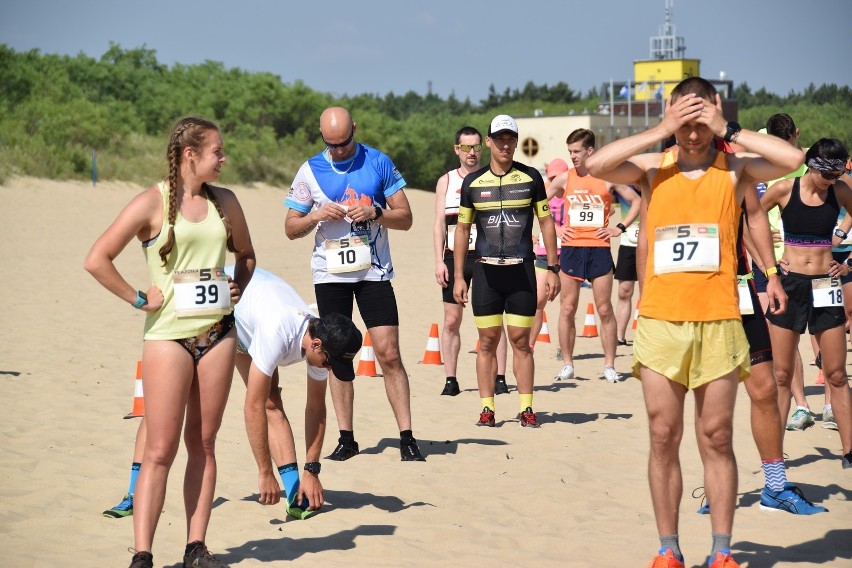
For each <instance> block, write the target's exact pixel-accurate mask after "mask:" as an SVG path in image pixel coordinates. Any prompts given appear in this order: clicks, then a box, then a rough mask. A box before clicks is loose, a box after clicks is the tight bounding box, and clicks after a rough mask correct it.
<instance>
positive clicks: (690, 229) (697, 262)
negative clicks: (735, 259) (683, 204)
mask: <svg viewBox="0 0 852 568" xmlns="http://www.w3.org/2000/svg"><path fill="white" fill-rule="evenodd" d="M718 270H719V225H716V224H706V225H705V224H692V225H668V226H665V227H657V229H656V231H655V234H654V272H655V273H657V274H665V273H667V272H717V271H718Z"/></svg>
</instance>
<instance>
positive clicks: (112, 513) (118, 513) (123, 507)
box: [103, 494, 133, 519]
mask: <svg viewBox="0 0 852 568" xmlns="http://www.w3.org/2000/svg"><path fill="white" fill-rule="evenodd" d="M103 515H104V517H109V518H111V519H120V518H122V517H129V516H131V515H133V495H132V494H128V495H125V496H124V499H123V500H122V501H121V503H119V504H118V505H116V506H115V507H113V508H112V509H107V510H106V511H104V512H103Z"/></svg>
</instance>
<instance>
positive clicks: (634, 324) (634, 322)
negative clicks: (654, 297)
mask: <svg viewBox="0 0 852 568" xmlns="http://www.w3.org/2000/svg"><path fill="white" fill-rule="evenodd" d="M641 301H642V300H636V310H634V312H633V326H632V327H633V329H634V330H635V329H636V322H637V321H639V303H640V302H641Z"/></svg>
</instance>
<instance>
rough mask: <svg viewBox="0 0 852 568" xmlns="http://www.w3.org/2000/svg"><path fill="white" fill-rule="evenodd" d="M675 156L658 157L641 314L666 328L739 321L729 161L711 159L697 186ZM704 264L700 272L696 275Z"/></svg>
mask: <svg viewBox="0 0 852 568" xmlns="http://www.w3.org/2000/svg"><path fill="white" fill-rule="evenodd" d="M677 155H678V152H677V148H673V149H672V151H671V152H665V153H664V154H663V158H662V162H661V164H660V169H659V170H658V171H657V174H656V176H655V177H654V179H653V181H652V184H651V194H650V198H649V202H648V213H647V220H646V225H645V236H646V238H647V244H648V258H647V263H646V265H645V285H644V288H643V290H642V307H641V310H640V313H641V315H643V316H646V317H650V318H655V319H660V320H665V321H719V320H725V319H739V318H740V310H739V307H738V300H737V298H738V296H737V278H736V274H737V272H736V270H737V255H736V241H737V227H738V225H739V220H740V214H741V209H740V205H739V203H737V201H736V191H735V188H734V184H733V181H732V180H731V174H730V171H729V170H728V158H727V155H726V154H724V153H722V152H716V156H715V158H714V159H713V163H712V164H711V166H710V167H709V168H707V172H706V173H705V174H704V175H702V176H701V177H699V178H698V179H689V178H687V177H686V176H685V175H683V174H681V172H680V169H679V168H678V167H677ZM678 237H680V238H678ZM716 248H717V249H718V250H716ZM713 255H716V261H715V263H716V264H717V266H716V267H715V269H710V268H708V267H707V265H709V264H713V262H712V261H710V262H707V261H708V259H710V258H711V257H712V256H713ZM702 259H703V260H704V261H705V262H704V265H705V266H704V267H697V265H700V264H701V261H702Z"/></svg>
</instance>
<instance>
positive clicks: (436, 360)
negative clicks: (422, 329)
mask: <svg viewBox="0 0 852 568" xmlns="http://www.w3.org/2000/svg"><path fill="white" fill-rule="evenodd" d="M420 362H421V363H423V364H424V365H443V364H444V362H443V361H442V360H441V342H440V340H439V339H438V324H437V323H433V324H432V327H431V328H430V329H429V339H428V340H427V341H426V353H424V354H423V360H422V361H420Z"/></svg>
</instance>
